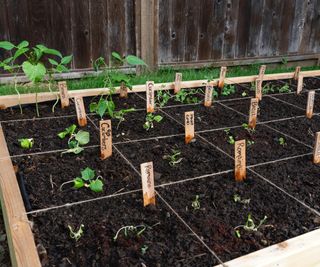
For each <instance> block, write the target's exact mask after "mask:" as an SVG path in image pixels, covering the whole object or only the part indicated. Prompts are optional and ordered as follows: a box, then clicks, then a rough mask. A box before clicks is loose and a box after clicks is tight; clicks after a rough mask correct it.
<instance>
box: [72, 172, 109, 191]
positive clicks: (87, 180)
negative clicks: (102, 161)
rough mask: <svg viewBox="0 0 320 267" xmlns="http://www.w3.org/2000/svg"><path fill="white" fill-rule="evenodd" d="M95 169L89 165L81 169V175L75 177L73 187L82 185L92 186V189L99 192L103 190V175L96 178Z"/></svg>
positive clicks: (76, 187)
mask: <svg viewBox="0 0 320 267" xmlns="http://www.w3.org/2000/svg"><path fill="white" fill-rule="evenodd" d="M95 176H96V175H95V171H94V170H92V169H90V168H89V167H87V168H85V169H84V170H82V171H81V177H77V178H75V179H73V187H74V188H75V189H79V188H82V187H87V188H90V189H91V191H93V192H96V193H99V192H102V191H103V182H102V181H101V178H102V177H101V176H98V177H97V178H95Z"/></svg>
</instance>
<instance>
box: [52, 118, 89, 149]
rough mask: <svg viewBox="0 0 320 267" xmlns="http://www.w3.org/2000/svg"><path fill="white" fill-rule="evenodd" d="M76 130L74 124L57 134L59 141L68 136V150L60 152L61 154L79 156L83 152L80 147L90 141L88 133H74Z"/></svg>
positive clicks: (81, 131)
mask: <svg viewBox="0 0 320 267" xmlns="http://www.w3.org/2000/svg"><path fill="white" fill-rule="evenodd" d="M76 129H77V126H76V125H75V124H72V125H71V126H69V127H68V128H66V129H65V130H64V131H62V132H60V133H58V137H59V138H60V139H64V138H65V137H66V136H69V139H68V147H69V149H68V150H67V151H64V152H62V154H64V153H74V154H79V153H81V152H82V151H83V150H84V148H83V147H81V146H83V145H86V144H88V143H89V141H90V134H89V132H86V131H83V130H79V131H78V132H77V133H76Z"/></svg>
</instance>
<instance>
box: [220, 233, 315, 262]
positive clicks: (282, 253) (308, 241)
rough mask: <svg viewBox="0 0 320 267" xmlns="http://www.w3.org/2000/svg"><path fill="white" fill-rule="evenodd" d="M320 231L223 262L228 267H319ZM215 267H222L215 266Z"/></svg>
mask: <svg viewBox="0 0 320 267" xmlns="http://www.w3.org/2000/svg"><path fill="white" fill-rule="evenodd" d="M319 240H320V229H318V230H314V231H311V232H309V233H306V234H303V235H300V236H297V237H294V238H291V239H288V240H286V241H284V242H281V243H278V244H275V245H273V246H270V247H267V248H264V249H261V250H258V251H256V252H253V253H250V254H247V255H245V256H242V257H240V258H237V259H234V260H231V261H229V262H225V265H224V266H228V267H257V266H259V267H275V266H277V267H293V266H313V267H319V266H320V265H319V262H320V253H319V251H320V242H319ZM216 267H222V265H217V266H216Z"/></svg>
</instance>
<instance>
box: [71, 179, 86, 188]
mask: <svg viewBox="0 0 320 267" xmlns="http://www.w3.org/2000/svg"><path fill="white" fill-rule="evenodd" d="M83 186H84V181H83V180H82V179H81V178H79V177H77V178H75V179H74V180H73V187H74V188H76V189H79V188H81V187H83Z"/></svg>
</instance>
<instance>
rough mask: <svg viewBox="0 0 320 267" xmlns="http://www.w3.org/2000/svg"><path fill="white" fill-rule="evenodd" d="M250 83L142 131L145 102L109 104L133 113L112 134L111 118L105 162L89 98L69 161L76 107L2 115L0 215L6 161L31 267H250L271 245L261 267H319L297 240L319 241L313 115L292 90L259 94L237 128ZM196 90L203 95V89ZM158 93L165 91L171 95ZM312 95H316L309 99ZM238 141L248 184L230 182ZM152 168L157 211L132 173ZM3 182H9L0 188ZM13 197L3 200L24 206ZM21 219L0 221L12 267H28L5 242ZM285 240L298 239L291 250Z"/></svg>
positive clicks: (176, 109) (133, 97)
mask: <svg viewBox="0 0 320 267" xmlns="http://www.w3.org/2000/svg"><path fill="white" fill-rule="evenodd" d="M312 74H314V72H312V73H311V74H310V75H311V76H312ZM305 75H307V74H305ZM314 75H315V74H314ZM318 75H319V74H318ZM268 77H269V78H270V80H271V81H268V83H270V84H273V85H274V86H278V85H279V84H283V82H282V80H283V79H287V78H289V77H292V74H290V75H289V74H287V76H285V75H283V74H282V76H279V75H278V76H267V75H266V78H265V79H266V80H267V78H268ZM274 77H278V78H279V80H281V81H277V79H276V78H274ZM286 77H287V78H286ZM254 79H256V77H253V78H252V77H251V78H243V77H242V78H239V80H235V79H234V80H231V79H230V80H231V81H233V82H235V81H237V82H236V84H235V88H236V92H235V93H232V94H230V95H225V96H223V97H221V98H218V99H215V101H214V102H213V105H212V107H209V108H208V107H204V106H203V103H202V102H203V97H204V95H203V94H202V93H199V92H197V94H196V95H195V97H197V101H195V103H185V105H183V103H179V102H177V101H174V100H171V101H169V102H168V103H167V105H166V106H164V107H161V108H158V109H157V110H156V112H155V113H154V114H155V115H160V116H162V120H161V121H160V122H154V125H153V128H150V129H148V130H146V129H145V128H144V127H143V125H144V123H145V118H146V115H147V113H146V111H145V110H144V109H145V104H146V100H145V93H130V94H129V96H128V98H124V99H122V98H118V97H117V96H115V97H114V100H115V103H116V106H117V108H119V110H120V109H122V108H131V107H134V108H135V109H136V111H134V112H130V113H128V114H126V116H125V120H124V121H123V122H121V124H119V125H118V121H117V120H116V119H112V139H113V154H112V156H111V157H110V158H108V159H105V160H102V159H100V157H99V156H100V139H99V121H100V117H99V116H97V115H96V114H93V113H90V112H89V104H90V102H92V101H95V100H96V98H95V97H93V96H92V95H91V96H90V97H86V98H85V99H84V103H85V107H86V111H87V113H88V114H87V119H88V124H87V125H86V126H85V127H82V128H79V127H77V130H78V129H81V130H84V131H87V132H89V134H90V142H89V143H87V144H85V145H84V146H83V148H84V151H82V152H81V153H79V154H77V155H75V154H69V153H68V154H64V153H62V152H65V151H66V150H67V149H68V138H66V139H60V138H59V137H58V136H57V134H58V133H60V132H61V131H63V130H64V129H65V128H67V127H69V126H70V125H72V124H77V117H76V115H75V108H74V106H73V104H71V106H70V107H69V108H65V109H61V108H60V106H59V105H58V106H57V107H56V111H55V113H54V114H52V112H51V107H52V104H53V103H54V102H44V103H39V104H38V105H39V110H40V114H41V117H40V118H38V117H36V112H35V105H34V104H29V105H28V106H25V107H23V111H24V113H23V115H19V112H20V110H19V108H16V107H14V108H8V109H7V110H5V111H3V112H2V111H1V113H0V118H1V134H2V133H3V136H4V137H5V141H4V139H3V138H2V139H1V140H0V141H1V143H0V144H1V145H2V146H1V153H0V155H1V157H0V166H1V171H0V174H1V176H0V179H1V183H0V186H1V197H2V201H3V203H5V201H7V202H6V203H9V204H7V206H6V205H3V207H4V209H6V208H7V207H8V205H9V206H10V203H14V202H10V201H13V200H12V199H11V198H10V196H8V194H7V193H6V190H7V187H10V186H12V185H13V186H17V183H16V181H15V173H14V172H13V168H12V167H11V165H10V164H11V162H12V164H13V166H14V170H15V171H16V175H17V176H18V177H19V179H20V181H21V179H22V180H23V181H24V185H25V192H23V193H22V196H23V197H24V201H25V205H26V210H24V208H21V207H19V208H18V211H19V212H21V214H20V215H21V216H22V217H23V216H26V218H25V219H24V221H23V222H24V224H23V225H24V227H27V228H28V229H29V230H30V225H29V224H27V223H26V221H27V220H29V221H31V222H32V225H33V226H32V228H31V229H32V233H33V236H32V235H31V232H30V233H29V234H28V233H27V235H28V236H29V237H31V241H30V239H29V240H28V242H26V244H32V242H33V239H32V238H34V243H33V246H34V247H32V246H30V251H32V250H33V249H35V247H37V250H38V254H37V256H38V257H34V255H33V260H34V261H33V263H35V265H33V266H32V267H38V266H41V265H42V266H215V265H219V264H221V266H223V265H225V266H246V267H247V266H256V265H254V264H255V262H254V260H257V258H256V257H257V256H255V255H260V256H259V257H260V258H261V257H263V253H265V255H266V257H270V255H272V254H269V253H270V251H271V250H273V251H274V253H277V252H276V249H274V247H271V248H268V247H270V246H272V245H276V246H277V247H278V248H281V249H282V252H283V253H282V255H283V256H281V257H279V258H274V259H270V258H269V259H268V261H266V262H267V263H270V264H271V263H272V264H278V266H288V265H285V263H284V262H285V261H286V260H290V262H293V260H294V259H295V257H298V256H297V255H299V257H301V256H302V255H301V254H299V253H302V251H304V250H305V251H308V250H309V251H310V253H311V252H312V253H313V254H312V256H313V258H312V257H310V258H312V260H314V259H315V257H319V256H317V253H314V252H315V251H316V248H317V249H319V247H320V242H319V243H317V242H315V241H314V242H310V243H308V242H306V241H305V240H308V239H307V238H310V237H309V235H311V233H314V236H316V235H318V231H317V229H318V228H319V227H320V207H319V199H318V198H319V197H318V195H319V194H318V192H319V190H320V184H319V182H317V180H318V179H317V176H318V174H319V171H320V167H319V166H318V165H316V164H313V163H312V151H313V145H314V139H315V133H316V132H318V131H319V129H320V128H319V127H318V126H317V125H318V121H319V119H320V118H319V115H318V113H317V112H319V105H318V104H316V105H315V109H314V112H315V114H314V116H313V117H312V119H307V118H306V117H305V107H306V101H307V98H306V92H305V91H303V92H302V93H301V94H300V95H298V96H297V95H296V94H295V90H296V88H295V87H296V82H291V83H288V85H289V87H290V88H291V91H292V92H285V93H283V94H281V93H279V92H271V91H270V92H269V93H270V94H268V95H264V96H263V99H262V101H260V103H259V113H258V124H257V126H256V128H255V130H254V131H253V130H251V129H248V128H247V125H245V124H246V123H248V114H249V109H250V97H252V96H254V93H253V91H252V90H250V89H248V85H250V83H251V82H252V81H253V80H254ZM315 80H316V81H313V79H312V78H308V80H307V81H306V82H307V84H308V86H309V85H310V86H313V85H314V86H316V85H317V84H318V80H317V79H315ZM214 82H216V81H214ZM227 82H228V80H226V83H227ZM195 83H197V84H199V85H198V86H201V85H202V83H203V82H202V83H200V82H193V83H192V84H193V85H194V84H195ZM241 83H243V84H241ZM265 83H266V82H264V84H265ZM157 86H158V85H157ZM157 86H156V88H158V89H159V88H162V87H161V86H160V85H159V86H158V87H157ZM182 87H184V86H182ZM185 87H188V86H187V85H186V84H185ZM190 87H193V86H190ZM139 88H140V87H139ZM162 89H163V88H162ZM165 89H167V90H170V89H171V85H168V86H167V87H166V88H165ZM306 89H317V88H311V87H308V88H306ZM139 90H140V91H141V89H139ZM139 90H138V91H139ZM246 90H247V91H246ZM243 92H246V95H245V96H244V94H242V93H243ZM171 93H172V92H171ZM81 94H83V92H81ZM90 94H91V93H90ZM172 94H173V93H172ZM271 95H272V96H271ZM82 96H84V95H82ZM318 97H319V96H318V93H317V94H316V100H317V99H318ZM6 99H8V98H6ZM23 99H24V98H23V97H22V98H21V99H20V100H22V102H23V103H25V102H29V101H31V100H30V99H31V98H30V97H29V96H28V98H25V102H24V100H23ZM11 100H12V101H14V99H13V98H11ZM11 100H10V101H11ZM49 100H52V99H51V96H50V99H49ZM31 102H32V101H31ZM0 104H1V98H0ZM187 111H194V114H195V130H196V135H195V138H194V139H193V140H192V142H191V143H190V144H185V136H184V113H185V112H187ZM89 113H90V114H89ZM103 118H104V119H109V117H108V116H103ZM21 138H34V145H33V147H32V148H29V149H22V148H21V146H20V142H19V141H18V140H19V139H21ZM241 139H246V140H247V148H246V149H247V154H246V155H247V175H246V179H245V180H244V181H243V182H236V181H235V179H234V159H233V158H234V141H236V140H241ZM7 149H8V151H7ZM8 153H10V155H9V154H8ZM8 156H9V157H8ZM170 156H171V157H170ZM150 161H152V162H153V167H154V176H155V177H154V182H155V189H156V205H155V206H152V205H150V206H147V207H143V197H142V190H141V187H142V186H141V177H140V164H142V163H145V162H150ZM5 165H6V167H5V168H4V166H5ZM86 167H89V168H91V169H93V170H94V171H95V177H98V178H99V179H100V180H101V181H103V189H102V190H101V192H94V191H92V190H90V188H85V187H84V188H80V189H75V188H73V179H74V178H76V177H80V176H81V171H82V170H84V169H85V168H86ZM8 177H10V179H9V180H10V181H8V179H7V180H4V179H3V178H8ZM9 191H10V190H9ZM16 191H17V192H14V193H12V194H14V195H15V197H17V196H18V198H17V199H16V201H17V203H20V202H21V203H22V199H21V196H20V192H19V190H16ZM19 196H20V198H19ZM11 197H12V196H11ZM4 200H5V201H4ZM20 215H15V216H13V217H12V218H11V217H10V216H11V212H10V211H8V213H7V214H6V216H5V218H6V227H7V232H8V235H9V238H8V240H9V245H10V250H11V256H12V259H13V261H14V260H16V261H17V262H18V263H17V262H15V263H14V265H15V266H25V265H21V264H20V265H19V260H17V255H20V254H23V255H24V256H26V255H28V253H30V251H27V250H26V249H21V250H19V251H18V250H15V248H16V246H17V244H16V243H15V240H16V239H15V238H17V237H16V236H15V235H17V236H19V234H20V233H16V232H14V230H13V226H14V225H16V224H18V223H19V222H20V217H19V216H20ZM23 218H24V217H23ZM12 220H15V221H14V222H15V223H14V225H13V224H12V223H11V222H12ZM82 225H83V227H82ZM80 229H82V230H83V233H81V231H79V232H78V230H80ZM306 233H309V234H307V235H305V234H306ZM0 237H1V232H0ZM291 238H297V239H293V240H288V239H291ZM297 240H303V241H300V242H302V243H301V244H302V245H301V246H300V249H299V251H297V252H294V253H293V254H292V253H291V252H290V249H294V248H295V244H296V243H299V241H297ZM30 242H31V243H30ZM281 242H284V243H281ZM18 243H19V242H18ZM34 244H35V245H36V246H35V245H34ZM19 245H20V244H19ZM21 246H22V247H23V245H21ZM264 248H265V249H264ZM261 249H264V250H261ZM257 251H258V252H257ZM249 253H253V254H249ZM257 253H258V254H257ZM247 254H249V255H248V256H245V255H247ZM290 254H291V255H290ZM261 255H262V256H261ZM289 255H290V256H289ZM310 256H311V255H310ZM238 257H240V258H239V259H237V258H238ZM250 258H251V259H252V260H251V262H250ZM231 260H233V261H232V262H230V265H229V263H228V262H229V261H231ZM305 261H308V259H307V258H306V259H305ZM39 262H41V264H39ZM310 262H311V260H310ZM37 264H38V265H37ZM232 264H234V265H232ZM27 266H28V267H29V266H30V267H31V265H27ZM263 266H271V265H267V264H266V265H263Z"/></svg>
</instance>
